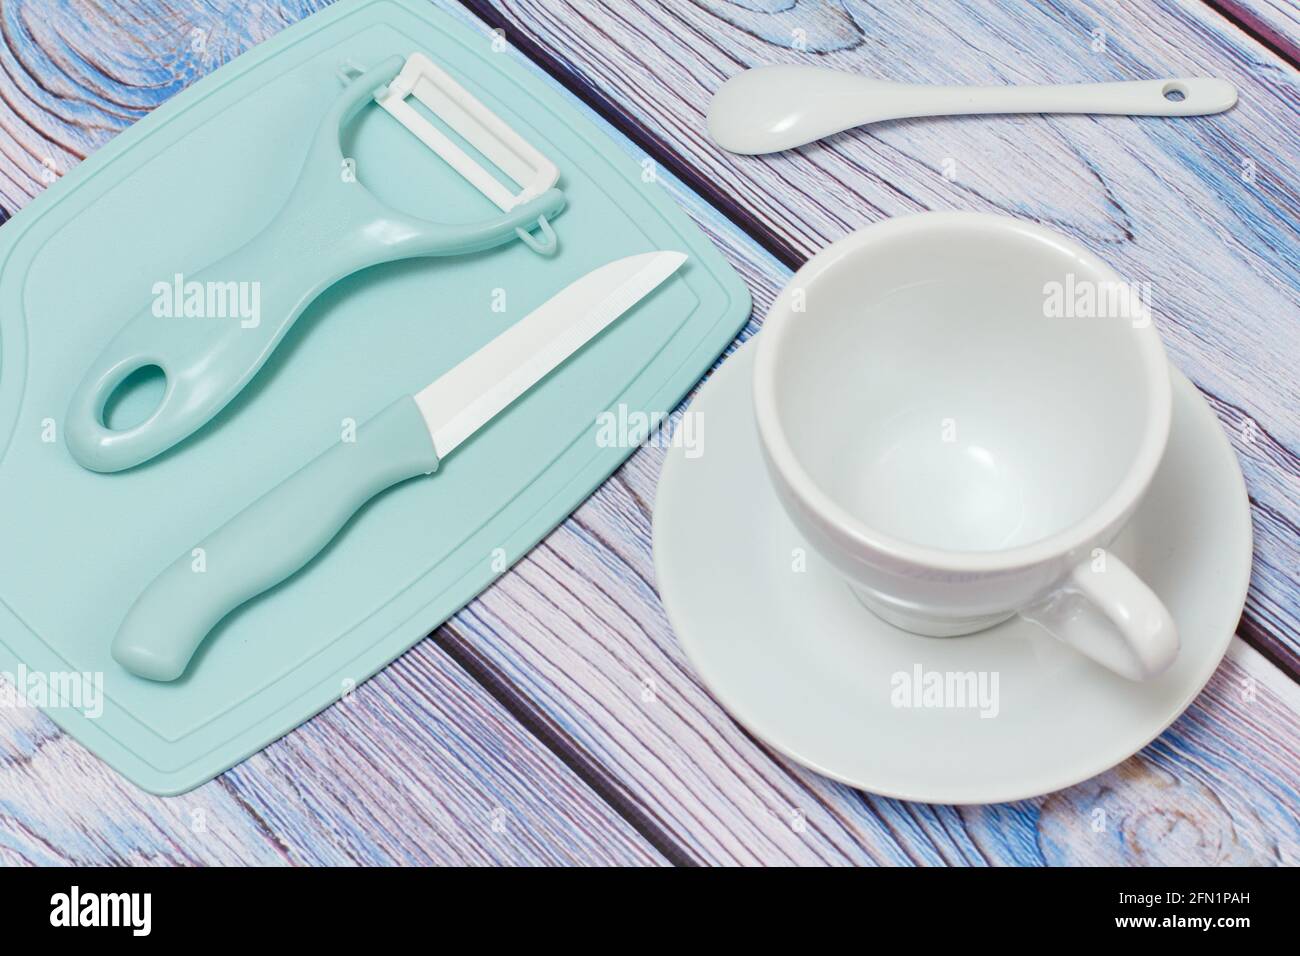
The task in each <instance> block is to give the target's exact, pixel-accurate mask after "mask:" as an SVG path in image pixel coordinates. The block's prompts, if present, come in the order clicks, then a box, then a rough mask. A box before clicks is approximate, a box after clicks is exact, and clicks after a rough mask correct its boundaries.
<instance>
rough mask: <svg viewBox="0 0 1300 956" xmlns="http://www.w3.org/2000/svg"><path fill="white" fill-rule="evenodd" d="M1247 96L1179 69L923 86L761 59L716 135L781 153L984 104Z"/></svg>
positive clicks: (727, 144)
mask: <svg viewBox="0 0 1300 956" xmlns="http://www.w3.org/2000/svg"><path fill="white" fill-rule="evenodd" d="M1236 102H1237V88H1236V87H1235V86H1233V85H1232V84H1231V83H1229V82H1228V81H1227V80H1214V79H1208V78H1205V77H1176V78H1171V79H1164V80H1133V81H1130V82H1123V83H1072V84H1066V85H1054V86H923V85H917V84H911V83H888V82H885V81H883V80H872V79H868V78H867V77H865V76H857V75H855V74H852V73H843V72H841V71H839V70H827V69H823V68H821V67H815V66H793V65H786V66H761V67H758V68H757V69H753V70H746V71H745V72H743V73H739V74H737V75H736V76H733V77H732V78H731V79H729V80H727V82H726V83H724V84H722V87H721V88H720V89H719V90H718V92H717V93H715V94H714V96H713V102H712V103H711V104H710V106H709V135H711V136H712V137H713V139H714V141H715V142H717V144H718V145H719V146H721V147H722V148H723V149H726V150H730V151H731V152H733V153H745V154H750V155H752V154H755V153H776V152H780V151H781V150H783V149H793V148H794V147H796V146H802V145H804V144H805V143H811V142H812V141H813V140H817V139H821V138H822V137H824V136H830V135H831V134H832V133H838V132H841V131H842V130H846V129H852V128H853V127H855V126H862V125H864V124H866V123H878V122H880V121H881V120H891V119H903V118H907V117H914V116H960V115H970V114H974V113H1111V114H1119V115H1128V116H1204V115H1205V114H1207V113H1221V112H1223V111H1224V110H1226V109H1230V108H1231V107H1232V105H1233V104H1234V103H1236Z"/></svg>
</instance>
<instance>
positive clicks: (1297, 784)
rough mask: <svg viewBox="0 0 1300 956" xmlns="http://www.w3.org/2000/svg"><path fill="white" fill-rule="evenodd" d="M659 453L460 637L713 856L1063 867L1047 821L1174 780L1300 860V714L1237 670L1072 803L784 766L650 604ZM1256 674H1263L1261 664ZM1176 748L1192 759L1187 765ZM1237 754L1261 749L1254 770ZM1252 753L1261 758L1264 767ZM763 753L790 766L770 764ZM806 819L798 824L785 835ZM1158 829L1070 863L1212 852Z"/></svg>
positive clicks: (1131, 811)
mask: <svg viewBox="0 0 1300 956" xmlns="http://www.w3.org/2000/svg"><path fill="white" fill-rule="evenodd" d="M669 188H671V187H669ZM682 198H683V201H684V202H686V201H687V198H686V197H684V196H683V197H682ZM688 206H689V202H688ZM702 225H703V226H704V227H705V228H706V229H709V228H715V229H716V224H714V223H710V222H708V221H704V222H703V223H702ZM713 236H714V238H715V240H716V241H718V243H719V245H720V246H721V247H722V248H723V249H724V251H726V252H727V254H728V255H729V256H732V257H733V262H735V263H736V264H737V267H738V268H740V269H741V271H742V274H743V275H744V276H745V278H746V280H747V282H748V284H749V286H750V288H751V290H753V292H754V294H755V307H756V311H758V312H760V313H761V311H762V310H763V308H764V307H765V306H766V304H767V303H768V302H769V301H770V298H771V296H772V295H773V294H774V293H775V291H776V289H777V288H779V286H780V285H781V284H782V283H783V282H784V278H785V276H786V275H787V274H788V273H787V272H786V271H785V270H784V269H783V268H782V267H781V266H780V265H779V264H778V263H775V262H774V261H772V260H771V259H765V260H764V259H757V260H755V259H744V258H740V257H739V256H738V249H737V247H735V246H732V245H730V244H729V243H728V239H729V236H728V234H726V233H724V232H722V231H720V230H718V231H715V232H713ZM756 326H757V323H751V325H750V328H749V329H748V330H747V334H748V333H752V331H753V330H754V329H755V328H756ZM663 455H664V450H663V449H662V448H658V447H648V448H644V449H642V450H639V451H638V452H637V453H636V455H635V456H634V457H633V458H632V459H631V460H630V461H629V462H628V464H627V465H626V466H625V467H624V468H623V469H621V470H620V471H619V472H618V473H617V475H616V476H615V478H614V479H613V480H612V481H610V482H609V483H607V484H606V485H605V486H604V487H602V488H601V489H600V490H599V491H598V492H597V493H596V494H595V495H593V496H592V498H591V499H590V500H589V501H588V502H587V503H586V504H585V505H584V506H583V507H582V508H581V509H580V510H579V511H578V512H577V513H576V514H575V515H574V517H573V519H572V520H570V521H569V522H567V523H566V524H565V525H564V526H563V527H562V528H560V529H559V530H557V531H556V532H555V533H554V534H553V535H551V537H550V538H548V539H547V541H546V542H544V543H543V544H542V546H540V547H539V548H538V549H536V550H535V551H534V552H533V553H532V554H530V555H529V556H528V557H527V558H526V559H525V560H524V561H522V562H521V563H520V564H519V565H518V566H517V567H516V569H515V570H514V571H512V572H511V573H510V574H508V575H506V576H505V577H504V578H502V580H501V581H500V582H499V583H498V584H497V585H496V586H495V587H494V588H492V589H491V590H490V591H488V592H486V593H485V594H484V595H482V596H481V597H480V598H479V600H478V601H476V602H475V603H474V604H473V605H472V606H471V607H470V608H469V609H468V610H467V611H466V612H465V613H464V614H462V615H461V616H459V617H458V618H457V620H456V626H457V627H458V628H461V627H463V628H464V629H465V631H466V634H467V639H468V640H469V641H471V642H472V643H473V644H474V646H475V647H476V648H477V650H478V653H479V654H480V655H481V656H482V657H483V658H484V659H485V660H486V661H487V662H488V663H489V664H491V665H493V666H495V667H496V668H497V669H498V670H499V671H500V673H501V674H502V675H503V677H502V678H500V679H499V680H500V682H501V683H504V684H505V685H507V686H510V687H514V688H517V689H518V692H519V693H522V694H525V695H527V696H528V697H529V698H531V699H533V700H534V701H536V702H537V705H538V706H539V707H541V708H542V709H543V711H544V713H545V717H546V719H547V721H548V722H550V723H552V724H553V725H555V726H557V727H559V728H561V729H562V731H563V733H564V738H565V745H566V746H569V747H573V748H575V749H580V750H581V751H582V752H583V753H585V754H590V755H594V757H595V758H596V759H597V760H598V761H599V762H600V764H601V765H603V766H605V767H606V768H609V770H610V772H611V773H613V774H615V775H616V776H617V777H618V778H619V779H620V780H621V781H622V782H623V786H624V787H625V788H626V790H627V792H628V795H629V798H630V799H632V800H635V801H636V804H637V805H638V806H640V807H642V808H644V809H645V810H646V812H653V813H654V814H656V815H657V817H658V818H659V819H661V820H663V821H664V827H665V829H666V830H667V831H668V832H669V833H670V834H671V835H673V836H674V838H676V839H677V840H680V841H681V842H682V843H683V844H684V845H685V846H687V847H688V848H689V849H690V850H691V851H692V852H693V853H694V854H696V855H697V857H698V859H700V860H701V861H706V862H714V863H718V862H721V863H748V862H752V861H753V860H755V859H764V860H765V861H768V862H773V861H785V862H813V861H816V862H834V861H836V860H840V861H842V862H867V861H873V862H890V863H892V862H901V861H907V862H911V863H921V864H935V863H975V864H979V863H1012V862H1015V863H1026V864H1027V863H1038V864H1042V863H1049V862H1065V861H1066V860H1067V859H1068V858H1069V852H1070V851H1069V848H1068V846H1066V845H1065V844H1064V843H1058V844H1056V845H1054V846H1050V847H1044V846H1042V845H1040V839H1041V837H1042V830H1041V827H1042V825H1043V822H1044V814H1045V812H1047V811H1050V813H1051V815H1052V817H1053V819H1057V820H1058V821H1063V820H1066V819H1068V818H1069V813H1070V812H1072V811H1073V810H1074V809H1077V808H1078V807H1079V806H1085V805H1086V807H1087V813H1089V814H1090V813H1092V811H1093V810H1094V809H1095V808H1096V804H1097V798H1095V797H1094V796H1090V794H1093V793H1094V790H1095V788H1102V789H1101V790H1100V791H1096V792H1099V793H1104V794H1108V795H1110V794H1120V795H1121V796H1118V797H1117V798H1116V802H1115V803H1113V804H1111V803H1106V804H1105V806H1104V807H1103V809H1105V810H1106V812H1107V814H1108V817H1107V819H1108V820H1111V821H1114V820H1116V818H1117V815H1118V816H1122V817H1124V818H1125V819H1128V818H1129V817H1132V818H1134V819H1137V818H1142V819H1146V820H1154V819H1157V818H1164V817H1168V818H1169V819H1171V820H1172V819H1174V818H1176V817H1177V814H1178V813H1179V810H1178V806H1179V802H1180V800H1181V799H1182V796H1181V794H1182V793H1183V792H1184V791H1181V790H1178V789H1177V788H1175V787H1173V786H1172V785H1171V781H1175V782H1177V781H1183V780H1186V781H1187V783H1186V786H1187V787H1188V788H1191V789H1196V788H1197V787H1201V788H1204V791H1205V792H1206V793H1208V794H1211V795H1212V797H1211V798H1209V799H1211V801H1213V800H1219V801H1221V802H1222V803H1223V804H1224V806H1226V807H1228V808H1229V809H1227V810H1224V811H1222V812H1220V813H1217V814H1209V813H1208V811H1204V812H1201V811H1198V812H1199V813H1200V815H1199V816H1198V817H1197V818H1196V824H1195V825H1196V826H1197V827H1198V828H1200V831H1201V832H1203V833H1204V837H1205V841H1208V842H1206V843H1205V846H1209V845H1215V846H1220V845H1222V846H1233V847H1235V849H1234V852H1235V853H1236V854H1237V858H1238V859H1244V858H1247V857H1249V858H1250V859H1252V860H1255V861H1257V862H1265V861H1268V860H1270V859H1277V858H1284V859H1295V858H1296V857H1297V854H1298V853H1300V819H1297V817H1296V814H1295V812H1294V806H1295V797H1296V796H1297V794H1300V779H1298V777H1297V769H1296V767H1297V763H1296V761H1297V750H1300V719H1298V718H1297V716H1296V712H1295V711H1294V710H1293V709H1291V707H1290V706H1288V705H1287V703H1286V702H1285V701H1284V700H1281V699H1280V698H1279V699H1277V700H1272V699H1270V700H1269V701H1268V702H1267V703H1266V704H1265V705H1264V706H1262V707H1261V708H1260V710H1259V712H1258V713H1256V711H1255V710H1254V708H1253V707H1247V706H1246V705H1245V704H1241V703H1238V702H1237V701H1236V700H1235V699H1234V698H1233V696H1232V690H1233V689H1234V687H1235V686H1236V685H1237V684H1239V683H1240V681H1242V680H1245V679H1246V678H1247V677H1248V676H1250V672H1247V671H1245V670H1243V669H1242V668H1241V666H1239V665H1236V664H1225V666H1224V669H1223V670H1222V671H1221V673H1220V674H1219V675H1218V676H1217V677H1216V678H1215V680H1216V684H1215V685H1214V686H1217V687H1219V688H1221V690H1220V691H1219V693H1218V694H1209V693H1207V695H1205V696H1204V697H1203V698H1202V700H1201V702H1198V703H1197V704H1196V705H1194V707H1193V708H1192V710H1190V711H1189V712H1188V714H1187V715H1185V716H1184V718H1183V720H1182V721H1180V722H1179V723H1178V724H1176V725H1175V727H1174V728H1172V729H1171V730H1170V731H1169V732H1167V733H1166V734H1165V735H1164V736H1163V737H1162V738H1161V739H1160V741H1158V742H1157V743H1156V744H1154V745H1153V746H1152V747H1149V748H1147V750H1145V751H1144V752H1143V753H1142V754H1141V755H1139V756H1138V757H1135V758H1133V759H1132V760H1130V761H1127V762H1126V763H1125V764H1124V765H1123V766H1121V767H1120V768H1118V769H1117V770H1115V771H1113V772H1112V773H1110V774H1104V775H1102V776H1101V777H1098V778H1096V780H1094V781H1090V782H1089V783H1088V784H1086V785H1084V786H1083V787H1082V788H1072V789H1071V790H1068V791H1065V792H1064V797H1068V798H1069V799H1070V800H1073V801H1075V803H1069V804H1061V803H1060V802H1059V799H1062V798H1063V797H1062V795H1057V798H1058V802H1057V803H1050V802H1049V800H1050V798H1049V800H1038V801H1028V802H1025V803H1022V804H1016V805H1010V806H1004V807H998V808H993V809H979V808H963V809H955V808H941V807H923V806H918V805H909V804H903V803H899V802H896V801H890V800H884V799H880V798H875V797H871V796H868V795H864V794H860V793H857V792H855V791H853V790H851V789H849V788H845V787H842V786H840V785H838V784H834V783H832V782H830V781H827V780H825V779H823V778H821V777H819V776H817V775H816V774H812V773H809V772H807V771H804V770H802V769H801V768H799V767H797V766H794V765H792V764H790V763H788V762H787V761H784V760H783V759H782V758H779V757H775V756H774V755H773V754H771V753H770V752H768V751H767V750H766V748H764V747H763V746H762V745H761V744H758V743H756V742H755V741H753V740H752V739H751V738H750V737H749V736H748V735H747V734H746V733H745V732H744V731H743V730H742V729H741V728H739V727H738V726H737V725H735V724H734V723H733V722H732V721H731V720H730V718H729V717H727V715H726V714H725V712H724V711H722V709H721V708H720V707H719V705H718V704H717V703H716V702H714V701H713V699H712V698H711V697H710V696H709V694H708V693H707V692H706V691H705V690H704V689H703V687H702V686H701V685H700V684H699V681H698V679H697V678H696V677H695V676H694V674H693V672H692V671H691V668H690V665H689V663H688V662H687V661H686V660H685V658H684V656H683V655H682V652H681V651H680V649H679V648H678V646H677V643H676V640H675V639H674V637H673V635H672V632H671V629H670V627H669V625H668V622H667V620H666V618H665V617H664V614H663V611H662V609H661V607H660V606H659V605H658V601H657V597H656V595H655V593H654V570H653V559H652V550H651V545H650V540H649V535H650V521H651V504H652V503H653V500H654V491H655V486H656V483H657V481H658V475H659V470H660V465H661V462H662V458H663ZM740 599H743V597H741V598H740ZM1252 663H1253V666H1254V667H1255V668H1256V669H1257V670H1259V671H1261V672H1267V671H1268V670H1270V669H1271V665H1269V664H1268V663H1267V662H1265V661H1263V660H1262V659H1260V658H1259V657H1258V655H1255V656H1254V657H1253V658H1252ZM1256 680H1258V678H1256ZM1247 713H1249V714H1252V715H1255V716H1253V717H1252V718H1251V727H1252V730H1251V732H1250V733H1242V732H1241V730H1240V729H1239V728H1240V727H1241V725H1242V722H1243V720H1244V719H1245V716H1244V715H1245V714H1247ZM1265 728H1266V729H1265ZM1259 732H1262V733H1265V734H1267V735H1269V736H1270V737H1271V738H1272V740H1273V741H1281V743H1280V744H1278V747H1277V749H1276V751H1274V752H1272V753H1269V752H1267V750H1268V748H1265V747H1260V746H1259V745H1257V744H1255V743H1253V735H1254V733H1259ZM1184 752H1187V753H1192V752H1195V753H1196V754H1198V755H1199V756H1198V757H1197V759H1196V760H1195V761H1191V760H1190V758H1189V762H1188V764H1187V765H1186V766H1180V763H1179V759H1180V758H1179V756H1178V755H1181V754H1183V753H1184ZM1240 753H1247V754H1249V755H1250V758H1249V761H1244V762H1243V763H1245V764H1246V765H1245V766H1244V767H1243V766H1239V765H1238V761H1237V757H1236V755H1238V754H1240ZM1256 759H1260V760H1261V761H1262V763H1261V764H1260V765H1259V766H1258V767H1254V768H1252V767H1251V766H1250V765H1249V764H1250V762H1253V761H1254V760H1256ZM768 761H773V762H775V763H776V764H777V765H778V766H779V767H780V768H781V770H780V771H779V772H776V773H774V772H772V771H771V770H764V767H765V766H766V765H767V762H768ZM1257 774H1258V775H1257ZM1197 792H1198V793H1199V792H1200V791H1199V790H1197ZM1252 808H1265V809H1263V810H1262V811H1257V810H1256V809H1252ZM795 821H799V822H801V824H802V825H803V826H804V827H805V830H804V832H803V833H799V832H798V831H796V830H794V829H793V826H792V824H793V823H794V822H795ZM1055 825H1057V826H1065V825H1066V824H1065V823H1062V822H1058V823H1057V824H1055ZM1069 825H1072V826H1073V825H1079V826H1082V827H1084V828H1087V827H1088V826H1090V825H1091V824H1090V823H1089V822H1088V820H1087V819H1085V820H1084V821H1083V822H1082V823H1081V824H1079V823H1071V824H1069ZM1149 836H1150V834H1149V833H1148V831H1147V830H1145V829H1143V828H1140V827H1139V828H1135V829H1133V830H1131V831H1129V832H1125V833H1122V834H1120V835H1119V836H1115V837H1114V838H1112V839H1109V840H1106V841H1100V840H1097V841H1093V842H1095V843H1096V845H1095V846H1094V845H1093V844H1092V843H1090V844H1089V846H1088V847H1087V848H1084V847H1082V846H1081V847H1078V848H1076V850H1075V852H1077V853H1078V854H1079V856H1080V858H1082V857H1084V856H1087V857H1088V858H1089V859H1090V860H1092V861H1094V862H1108V863H1114V864H1120V863H1125V862H1133V861H1135V860H1137V859H1139V858H1140V857H1141V856H1142V855H1143V854H1144V853H1145V854H1149V855H1155V854H1158V853H1159V852H1168V854H1169V855H1168V856H1167V857H1164V858H1163V859H1164V860H1165V862H1170V861H1173V860H1182V861H1184V862H1188V863H1191V862H1196V861H1199V860H1201V859H1203V854H1204V852H1205V850H1204V846H1202V844H1200V843H1187V842H1184V843H1180V844H1178V845H1176V846H1175V845H1170V846H1168V847H1166V848H1165V851H1160V850H1159V849H1158V848H1157V847H1156V846H1154V845H1153V844H1152V843H1150V842H1148V838H1149ZM760 841H761V842H760Z"/></svg>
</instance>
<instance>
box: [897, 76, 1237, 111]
mask: <svg viewBox="0 0 1300 956" xmlns="http://www.w3.org/2000/svg"><path fill="white" fill-rule="evenodd" d="M891 95H892V96H894V97H896V99H895V104H894V105H895V106H896V107H897V111H896V115H895V118H903V117H914V116H963V115H972V114H978V113H1108V114H1119V115H1125V116H1202V115H1205V114H1208V113H1220V112H1222V111H1223V110H1226V109H1229V108H1231V107H1232V105H1233V104H1234V103H1236V102H1237V88H1236V87H1235V86H1233V85H1232V84H1231V83H1229V82H1228V81H1226V80H1217V79H1212V78H1208V77H1172V78H1169V79H1164V80H1128V81H1123V82H1119V83H1069V84H1058V85H1045V86H908V87H900V88H898V89H897V90H896V91H891ZM891 112H894V110H892V109H891Z"/></svg>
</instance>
